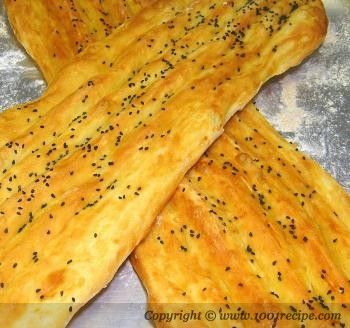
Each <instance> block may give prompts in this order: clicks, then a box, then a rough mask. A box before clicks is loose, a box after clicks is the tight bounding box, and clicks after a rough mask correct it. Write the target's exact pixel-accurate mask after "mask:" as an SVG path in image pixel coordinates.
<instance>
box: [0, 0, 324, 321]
mask: <svg viewBox="0 0 350 328" xmlns="http://www.w3.org/2000/svg"><path fill="white" fill-rule="evenodd" d="M259 10H261V12H260V14H258V11H259ZM150 17H152V20H151V19H149V18H150ZM281 17H283V19H281ZM147 18H148V21H147ZM138 22H140V25H141V26H144V28H145V32H144V33H142V34H141V35H138V36H137V35H135V34H137V33H135V34H131V35H129V34H128V33H129V31H130V30H127V26H130V28H131V30H132V31H135V29H136V30H137V26H138V25H137V24H138ZM147 22H148V25H147ZM142 24H145V25H146V26H147V28H146V27H145V25H142ZM127 26H125V29H126V31H125V30H123V31H122V32H121V34H122V35H123V36H124V38H126V39H127V40H128V42H134V43H135V45H136V49H135V48H133V49H132V51H131V50H129V49H127V50H125V52H121V53H120V54H119V56H118V57H119V58H121V57H123V58H124V61H117V62H116V63H115V64H114V63H113V62H112V61H111V60H110V57H109V55H110V51H111V52H114V51H117V50H114V48H113V47H111V45H110V44H109V43H108V40H111V41H113V40H114V39H113V37H114V36H113V35H111V36H110V38H109V39H107V41H105V43H104V44H103V43H100V44H99V45H97V47H98V46H99V47H100V51H101V53H102V55H104V56H102V57H93V54H94V49H95V46H92V47H91V48H90V49H89V48H87V50H86V52H85V53H84V55H83V54H82V57H83V59H81V58H79V59H78V62H77V64H76V65H77V67H78V68H81V67H80V66H79V65H80V64H81V63H83V65H85V64H86V63H87V61H88V60H89V59H90V60H92V61H93V60H95V61H96V60H98V61H99V62H100V63H101V64H102V65H105V66H106V67H108V68H106V69H105V70H102V72H101V74H98V75H96V74H97V73H98V72H96V71H95V69H96V67H97V66H96V67H93V68H91V69H90V66H88V65H86V67H87V68H89V69H88V71H87V72H86V71H85V70H83V72H84V74H83V77H84V78H87V79H86V80H85V81H84V83H81V84H79V87H77V86H76V85H77V84H78V82H77V81H76V80H79V79H81V78H82V77H77V74H75V75H74V74H73V73H74V72H75V73H76V72H77V71H76V70H75V66H74V65H75V64H74V63H73V64H71V65H70V66H68V67H67V68H65V69H63V70H62V72H61V73H60V75H61V76H60V77H58V78H57V79H58V80H60V79H61V81H60V82H56V84H55V83H53V84H52V86H51V87H50V88H49V89H48V91H47V93H46V96H44V98H43V100H42V101H43V103H41V100H39V101H37V102H35V103H34V104H27V105H26V106H25V107H23V112H22V115H23V113H25V114H26V115H23V116H24V118H25V119H26V120H25V121H22V122H19V124H21V129H20V128H18V129H17V131H15V132H14V133H13V138H10V139H9V140H8V141H7V142H6V144H5V145H4V146H3V147H2V148H1V149H0V157H1V161H2V179H1V189H0V199H1V206H0V211H1V212H0V213H1V216H2V218H3V220H2V221H1V222H0V231H2V233H1V235H0V247H1V253H0V257H1V271H0V287H1V288H0V302H1V303H2V305H3V306H2V311H4V313H6V315H4V316H1V319H0V320H2V322H1V324H2V325H3V326H6V327H23V326H26V327H41V326H42V327H47V326H50V327H60V326H63V325H65V324H67V322H68V321H69V319H70V318H71V317H72V316H73V314H74V313H75V312H76V311H77V310H78V309H79V308H80V307H81V306H82V305H83V304H84V303H86V302H87V301H88V300H89V299H91V297H93V296H94V295H95V294H96V293H98V292H99V291H100V290H101V289H102V288H103V287H105V286H106V285H107V284H108V282H109V281H110V280H111V278H112V277H113V275H114V274H115V272H116V270H117V269H118V267H119V266H120V264H121V263H122V261H123V260H124V259H125V258H126V257H127V256H128V255H129V254H130V252H131V251H132V250H133V249H134V248H135V246H136V245H137V244H138V243H139V241H140V240H141V239H142V238H143V237H144V236H145V234H146V232H147V231H148V230H149V228H150V226H151V224H152V222H153V221H154V219H155V217H156V215H157V214H158V213H159V212H160V211H161V209H162V207H163V206H164V205H165V203H166V202H167V200H168V199H169V198H170V196H171V194H172V193H173V191H174V190H175V188H176V186H177V185H178V184H179V182H180V180H181V179H182V178H183V176H184V174H185V173H186V171H187V170H188V169H189V168H190V167H191V166H192V165H193V164H194V163H195V162H196V161H197V160H198V158H199V157H200V156H201V154H202V153H203V152H204V151H205V150H206V149H207V148H208V146H209V145H210V144H211V143H212V142H213V141H214V139H215V138H217V137H218V135H219V134H220V133H222V131H223V130H222V129H223V124H224V123H225V122H226V121H227V120H228V119H229V118H230V116H231V115H232V114H233V113H235V112H236V111H237V110H239V109H242V108H243V106H244V105H245V104H246V103H247V102H248V101H249V100H250V99H251V97H252V96H253V95H255V94H256V92H257V91H258V89H259V88H260V86H261V84H262V83H263V82H264V81H266V80H267V79H268V78H270V77H272V76H273V75H276V74H280V73H282V72H284V71H285V70H286V69H287V68H288V67H290V66H294V65H296V64H298V63H299V62H300V61H301V60H302V59H303V58H304V57H305V56H306V55H308V54H310V53H311V52H312V51H313V50H314V49H315V48H316V47H318V46H319V45H320V43H321V42H322V40H323V38H324V35H325V31H326V27H327V20H326V16H325V13H324V9H323V6H322V4H321V3H320V2H318V1H300V2H299V3H298V5H295V6H294V5H293V6H291V5H290V4H289V2H288V1H255V2H254V3H246V2H245V1H236V2H235V3H234V4H233V3H232V2H215V1H201V2H191V1H172V2H168V1H167V2H164V3H159V4H157V6H155V7H150V8H149V9H146V10H145V11H143V12H142V13H141V15H140V16H138V15H137V16H136V17H135V18H134V19H132V20H130V21H129V25H127ZM123 32H124V34H123ZM116 33H118V31H117V32H116ZM101 45H103V46H101ZM112 48H113V49H112ZM102 49H103V51H102ZM111 49H112V50H111ZM84 56H85V57H84ZM89 56H91V57H92V59H91V58H90V57H89ZM113 58H114V57H113ZM108 59H109V60H108ZM79 60H81V61H80V62H79ZM111 63H112V65H110V64H111ZM101 64H100V65H101ZM97 71H98V70H97ZM85 74H86V75H85ZM89 74H90V75H91V76H89ZM62 76H66V77H67V79H66V80H64V79H63V80H62ZM65 81H66V83H64V82H65ZM48 95H49V96H50V97H52V98H53V99H56V100H57V99H58V100H57V101H56V103H54V102H53V103H50V101H48ZM18 112H20V111H19V110H17V109H16V108H14V109H12V110H10V113H12V114H13V116H6V115H7V114H6V112H5V113H4V114H2V115H1V117H5V118H6V119H8V123H9V125H10V124H12V126H15V124H14V122H16V115H17V114H14V113H18ZM38 112H39V113H40V114H37V113H38ZM18 116H19V115H18ZM17 118H18V117H17ZM28 120H29V121H28ZM2 122H4V121H2ZM4 126H6V125H4ZM10 126H11V125H10ZM4 138H6V137H4Z"/></svg>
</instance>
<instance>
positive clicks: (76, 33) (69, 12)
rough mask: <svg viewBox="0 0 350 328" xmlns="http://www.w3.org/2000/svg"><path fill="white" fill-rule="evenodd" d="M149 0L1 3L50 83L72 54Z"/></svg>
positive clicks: (20, 37) (71, 59) (21, 1)
mask: <svg viewBox="0 0 350 328" xmlns="http://www.w3.org/2000/svg"><path fill="white" fill-rule="evenodd" d="M151 2H152V1H149V0H147V1H135V0H128V1H121V0H115V1H99V0H88V1H85V0H83V1H82V0H75V1H70V0H60V1H53V0H35V1H23V0H18V1H17V0H5V5H6V10H7V13H8V17H9V21H10V23H11V26H12V28H13V30H14V32H15V34H16V37H17V38H18V40H19V42H20V43H21V44H22V45H23V46H24V48H25V49H26V50H27V52H28V53H29V55H30V56H31V57H32V58H33V59H34V61H35V62H36V63H37V64H38V66H39V68H40V70H41V71H42V73H43V75H44V77H45V79H46V81H47V82H49V83H50V82H51V81H52V80H53V79H54V77H56V76H57V73H58V72H59V71H60V70H61V69H62V68H63V67H65V66H66V65H67V64H70V63H71V62H72V61H74V59H75V56H76V54H79V53H80V52H82V51H83V50H84V49H85V48H86V47H87V46H88V45H89V44H91V43H93V42H95V41H97V40H101V39H103V38H105V37H106V36H108V35H110V34H111V33H112V32H113V31H114V30H115V29H117V28H118V27H119V26H120V25H121V24H122V23H123V22H124V21H125V20H126V19H128V18H130V17H132V16H134V15H135V14H136V13H137V12H138V11H139V10H140V9H141V8H142V7H146V6H149V5H150V4H151Z"/></svg>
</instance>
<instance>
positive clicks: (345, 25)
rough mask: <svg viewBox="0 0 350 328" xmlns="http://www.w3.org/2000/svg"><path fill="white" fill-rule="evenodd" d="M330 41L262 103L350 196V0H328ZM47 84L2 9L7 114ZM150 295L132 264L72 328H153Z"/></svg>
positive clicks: (0, 103)
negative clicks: (148, 304) (148, 306)
mask: <svg viewBox="0 0 350 328" xmlns="http://www.w3.org/2000/svg"><path fill="white" fill-rule="evenodd" d="M324 4H325V6H326V10H327V13H328V17H329V21H330V22H329V23H330V24H329V30H328V35H327V38H326V41H325V43H324V44H323V46H322V47H321V48H320V49H319V50H318V51H316V52H315V53H314V54H313V55H312V56H311V57H310V58H308V59H307V60H305V61H304V63H303V64H302V65H301V66H299V67H297V68H295V69H293V70H290V71H288V72H287V74H284V75H282V76H280V77H277V78H275V79H273V80H272V81H270V82H269V83H268V84H267V85H266V86H265V87H263V89H262V90H261V91H260V93H259V95H258V96H257V97H256V99H255V101H256V103H257V106H258V107H259V108H260V109H261V111H262V113H263V114H264V115H265V117H266V118H267V119H268V120H269V122H271V123H272V124H273V125H274V127H275V128H276V129H277V130H278V131H280V132H281V133H282V135H283V136H285V137H286V138H287V139H288V140H291V141H294V142H297V143H298V144H299V146H300V147H299V148H300V149H302V150H303V151H305V152H306V153H308V154H309V155H311V156H312V157H313V158H314V159H316V160H317V161H318V162H319V163H320V164H321V165H322V166H323V167H324V168H325V169H326V170H327V171H328V172H330V173H331V174H332V176H333V177H335V178H336V179H337V180H338V182H339V183H340V184H341V185H342V186H343V187H344V188H345V189H347V190H348V191H350V177H349V172H350V114H349V110H350V92H349V91H350V0H324ZM45 88H46V85H45V82H44V81H43V79H42V76H41V74H40V72H39V71H38V69H37V68H36V66H35V64H34V63H33V61H32V60H31V59H30V58H29V56H28V55H27V54H26V52H25V51H24V50H23V49H22V48H21V46H20V45H19V44H18V42H17V41H16V40H15V38H14V35H13V33H12V31H11V28H10V26H9V23H8V21H7V18H6V13H5V10H4V6H3V3H2V0H1V4H0V110H1V109H5V108H7V107H9V106H11V105H14V104H17V103H22V102H25V101H28V100H31V99H35V98H37V97H38V96H39V95H41V94H42V92H43V91H44V90H45ZM145 309H146V294H145V291H144V290H143V288H142V285H141V283H140V281H139V279H138V278H137V276H136V274H135V273H134V271H133V269H132V267H131V265H130V263H129V262H126V263H125V264H124V265H123V266H122V268H121V269H120V270H119V272H118V274H117V275H116V277H115V278H114V279H113V281H112V282H111V283H110V285H109V286H108V288H106V289H105V290H103V291H102V292H101V293H100V294H99V295H98V296H97V297H95V298H94V299H93V300H92V301H91V302H90V303H89V304H88V305H86V306H85V307H84V308H83V309H82V310H81V311H80V312H79V313H78V314H77V315H76V316H75V318H74V319H73V320H72V322H71V323H70V324H69V327H70V328H95V327H98V328H111V327H123V328H127V327H141V328H142V327H150V326H151V325H150V323H149V322H147V321H146V320H145V319H144V312H145Z"/></svg>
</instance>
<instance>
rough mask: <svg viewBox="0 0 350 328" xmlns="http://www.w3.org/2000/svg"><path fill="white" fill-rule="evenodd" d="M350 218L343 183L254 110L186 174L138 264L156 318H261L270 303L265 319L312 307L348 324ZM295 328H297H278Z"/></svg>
mask: <svg viewBox="0 0 350 328" xmlns="http://www.w3.org/2000/svg"><path fill="white" fill-rule="evenodd" d="M330 195H336V201H335V200H334V199H332V197H331V196H330ZM349 213H350V197H349V195H348V194H347V193H346V192H345V191H344V190H343V189H342V188H341V187H340V186H339V184H337V183H336V181H334V180H333V179H332V178H331V177H330V176H329V175H328V174H327V173H326V172H325V171H324V170H323V169H322V168H321V167H320V166H319V165H318V164H317V163H315V162H314V161H313V160H311V159H309V158H308V157H307V156H305V155H304V154H302V153H300V152H299V151H298V150H297V149H296V146H295V145H293V144H289V143H288V142H287V141H285V140H284V139H283V138H282V137H281V136H279V135H278V133H277V132H276V131H275V130H274V129H273V128H272V127H271V126H269V124H268V123H267V122H266V121H265V120H264V119H263V117H262V116H261V115H260V114H259V113H257V112H256V109H255V108H254V106H252V105H250V106H248V107H247V108H245V109H244V111H242V112H240V113H238V114H236V115H235V116H234V117H233V118H232V119H231V120H230V122H229V123H228V124H227V125H226V126H225V133H224V135H223V136H221V137H220V138H219V139H218V140H217V141H216V142H215V143H214V145H213V146H211V148H210V149H209V150H208V151H207V152H206V155H205V156H203V157H202V158H201V159H200V160H199V162H198V163H197V164H196V165H195V166H194V168H192V169H191V171H190V172H188V173H187V175H186V177H185V179H184V180H183V181H182V182H181V184H180V185H179V187H178V189H177V191H176V193H175V194H174V196H173V198H172V199H171V201H170V202H169V203H168V204H167V206H166V207H165V209H164V210H163V211H162V213H161V214H160V215H159V216H158V219H157V221H156V224H155V225H154V226H153V228H152V230H151V233H150V234H149V235H148V236H147V237H146V238H145V240H144V241H143V242H142V243H141V244H140V245H139V246H138V247H137V248H136V250H135V252H134V254H133V257H132V262H133V266H134V268H135V269H136V271H137V273H138V274H139V276H140V278H141V280H142V282H143V283H144V285H145V287H146V289H147V292H148V296H149V302H150V303H151V308H153V309H155V310H157V311H168V310H169V309H170V310H174V309H176V310H179V309H180V308H182V309H186V308H187V309H192V308H193V306H194V307H196V306H197V307H199V309H201V310H203V308H206V307H205V306H204V305H203V306H199V305H198V303H208V304H209V306H208V304H207V307H209V308H212V309H213V308H214V309H215V308H216V309H218V307H219V305H218V306H215V304H213V303H220V304H222V308H223V309H226V307H225V304H231V303H233V304H237V303H238V304H241V305H242V303H247V304H243V305H242V308H243V309H244V310H246V311H251V313H254V312H255V310H256V308H257V307H258V305H257V303H266V304H265V305H264V310H265V311H271V310H272V309H273V310H275V311H286V312H287V311H289V312H290V311H291V310H290V308H289V305H293V306H294V307H295V308H297V309H298V310H299V309H300V310H302V311H305V312H308V311H309V310H310V309H309V307H310V306H311V305H312V307H313V308H314V310H313V311H315V312H316V313H318V312H327V311H332V312H339V313H341V314H342V320H341V321H342V322H343V323H345V324H346V325H347V324H348V323H349V320H350V317H349V313H348V309H346V308H343V307H342V306H341V304H347V303H349V302H350V296H349V292H348V289H349V278H350V270H349V268H350V263H349V259H350V257H349V255H350V251H349V250H350V247H349V245H350V237H349V231H350V230H349V229H350V227H349V223H348V221H349ZM165 268H166V269H165ZM174 303H179V305H178V306H175V305H174ZM186 303H188V306H187V307H186V306H185V305H184V304H186ZM192 303H194V305H193V304H192ZM271 303H272V304H271ZM326 304H327V306H329V308H326V307H325V305H326ZM345 306H346V305H345ZM226 310H227V309H226ZM231 310H232V311H235V308H234V307H233V306H232V305H231ZM261 310H262V309H261V308H260V311H261ZM227 311H228V310H227ZM232 324H233V322H219V321H215V325H214V326H215V327H216V326H217V327H227V326H232ZM240 324H242V325H243V326H244V327H246V326H247V327H251V325H250V323H249V322H248V323H247V322H246V323H245V322H244V321H243V322H242V321H241V322H240ZM263 324H265V325H266V326H267V327H270V326H271V323H270V322H268V321H266V322H265V323H263ZM288 324H289V325H291V326H293V327H294V326H295V324H296V322H295V321H294V322H289V323H288V322H280V323H279V325H278V326H281V327H287V326H288ZM306 324H307V327H314V326H315V327H330V326H331V322H329V321H324V322H320V321H318V322H307V323H306ZM157 326H158V324H157ZM159 326H162V325H161V324H159ZM164 326H166V327H172V326H174V327H179V326H181V322H179V321H175V322H173V323H171V324H164ZM197 326H198V327H199V326H203V327H206V326H208V327H213V324H212V323H210V322H206V321H205V320H203V322H202V325H200V324H199V323H198V325H197Z"/></svg>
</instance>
